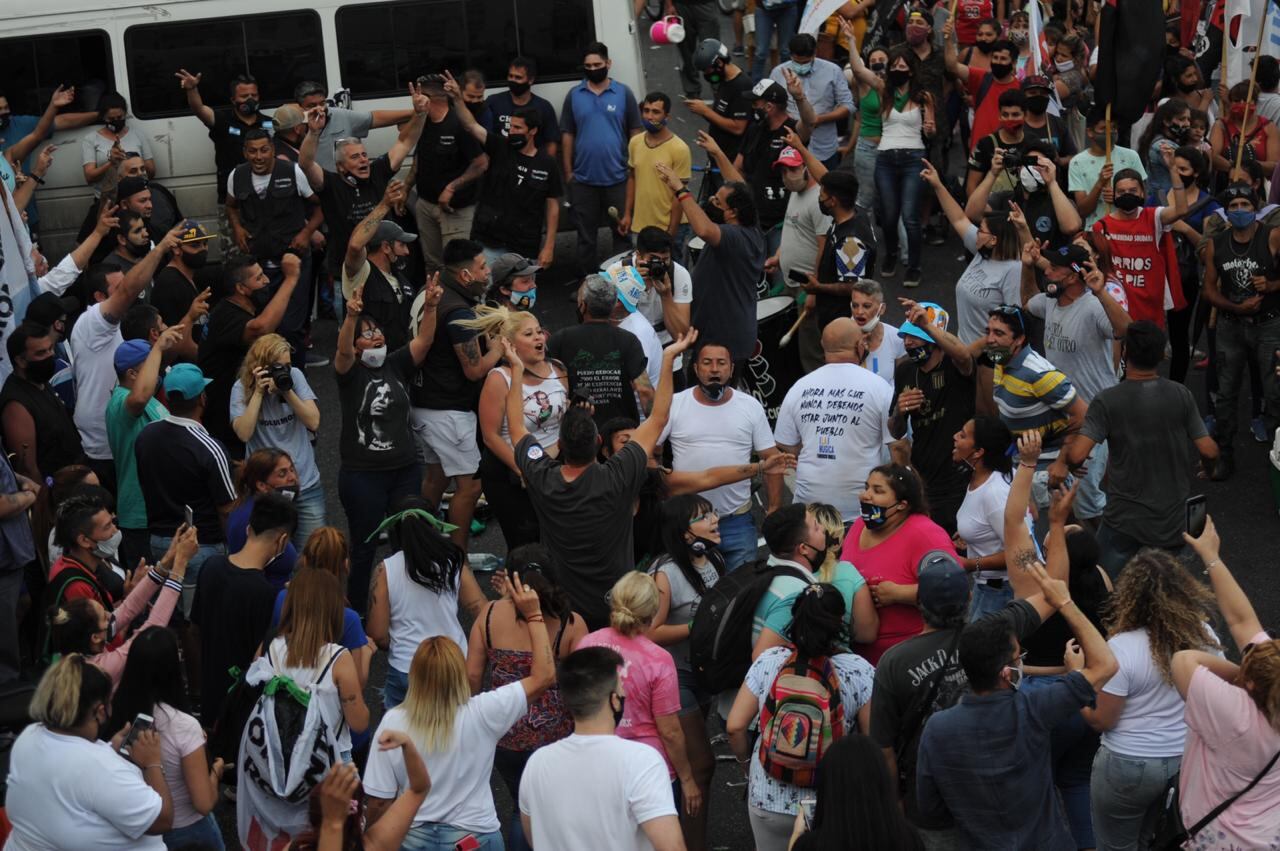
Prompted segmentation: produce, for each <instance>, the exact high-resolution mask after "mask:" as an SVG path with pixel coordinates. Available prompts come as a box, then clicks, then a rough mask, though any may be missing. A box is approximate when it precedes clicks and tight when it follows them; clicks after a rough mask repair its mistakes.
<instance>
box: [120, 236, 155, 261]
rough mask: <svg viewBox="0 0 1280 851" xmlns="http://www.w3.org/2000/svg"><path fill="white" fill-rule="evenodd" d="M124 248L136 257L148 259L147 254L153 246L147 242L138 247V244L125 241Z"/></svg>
mask: <svg viewBox="0 0 1280 851" xmlns="http://www.w3.org/2000/svg"><path fill="white" fill-rule="evenodd" d="M124 247H125V249H126V250H127V251H128V252H129V253H130V254H131V255H133V256H134V257H146V256H147V252H149V251H150V250H151V246H150V245H147V244H146V243H145V242H144V243H142V244H141V245H138V244H137V243H136V242H129V241H128V240H126V241H125V244H124Z"/></svg>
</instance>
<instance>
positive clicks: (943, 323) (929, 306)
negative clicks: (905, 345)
mask: <svg viewBox="0 0 1280 851" xmlns="http://www.w3.org/2000/svg"><path fill="white" fill-rule="evenodd" d="M920 306H921V307H923V308H924V312H925V314H926V316H927V322H926V324H927V325H931V326H933V327H934V328H937V329H938V330H939V331H945V330H947V323H948V322H950V321H951V314H949V313H947V310H946V308H944V307H943V306H942V305H940V304H937V303H935V302H932V301H922V302H920ZM908 334H910V335H911V336H912V337H917V338H919V339H921V340H924V341H925V342H926V343H933V342H936V341H935V340H934V339H933V338H932V337H930V336H929V335H928V334H926V333H925V332H924V331H923V330H922V329H921V328H919V327H918V326H916V325H913V324H911V323H910V322H903V323H902V325H900V326H899V327H898V336H899V337H905V336H907V335H908Z"/></svg>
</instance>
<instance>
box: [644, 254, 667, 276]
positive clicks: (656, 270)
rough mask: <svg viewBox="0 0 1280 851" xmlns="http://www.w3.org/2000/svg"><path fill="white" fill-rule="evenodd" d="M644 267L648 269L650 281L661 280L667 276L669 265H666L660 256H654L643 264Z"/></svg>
mask: <svg viewBox="0 0 1280 851" xmlns="http://www.w3.org/2000/svg"><path fill="white" fill-rule="evenodd" d="M645 268H646V269H648V270H649V280H651V281H661V280H662V279H663V278H665V277H666V276H667V272H669V271H670V267H668V266H667V261H666V260H663V259H662V258H661V257H654V258H653V259H652V260H650V261H649V262H648V263H646V264H645Z"/></svg>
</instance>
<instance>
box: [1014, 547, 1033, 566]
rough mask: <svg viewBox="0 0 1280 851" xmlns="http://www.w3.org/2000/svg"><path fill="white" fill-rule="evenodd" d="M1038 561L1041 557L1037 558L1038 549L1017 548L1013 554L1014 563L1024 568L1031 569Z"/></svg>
mask: <svg viewBox="0 0 1280 851" xmlns="http://www.w3.org/2000/svg"><path fill="white" fill-rule="evenodd" d="M1037 561H1039V559H1038V558H1036V551H1035V550H1033V549H1021V550H1017V551H1016V552H1014V554H1013V563H1014V564H1016V565H1017V566H1018V567H1020V568H1021V569H1022V570H1030V569H1031V565H1033V564H1035V563H1036V562H1037Z"/></svg>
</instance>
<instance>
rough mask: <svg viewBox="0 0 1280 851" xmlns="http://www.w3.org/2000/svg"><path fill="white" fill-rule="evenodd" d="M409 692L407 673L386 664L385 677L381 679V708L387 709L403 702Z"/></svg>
mask: <svg viewBox="0 0 1280 851" xmlns="http://www.w3.org/2000/svg"><path fill="white" fill-rule="evenodd" d="M408 693H409V675H408V674H406V673H405V672H404V671H397V670H396V669H395V668H393V667H391V666H390V665H388V666H387V678H386V679H385V680H383V681H382V709H383V711H384V712H385V711H388V710H391V709H395V708H396V707H397V706H399V705H400V704H402V703H404V696H405V695H406V694H408Z"/></svg>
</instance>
